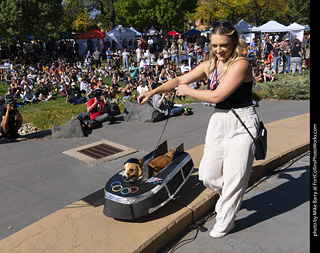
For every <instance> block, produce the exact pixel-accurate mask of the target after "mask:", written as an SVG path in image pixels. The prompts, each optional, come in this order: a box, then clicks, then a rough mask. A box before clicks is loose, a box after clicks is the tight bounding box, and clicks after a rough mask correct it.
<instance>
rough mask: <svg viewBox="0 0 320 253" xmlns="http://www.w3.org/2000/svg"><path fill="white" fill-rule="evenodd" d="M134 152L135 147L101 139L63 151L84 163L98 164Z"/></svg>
mask: <svg viewBox="0 0 320 253" xmlns="http://www.w3.org/2000/svg"><path fill="white" fill-rule="evenodd" d="M135 152H137V150H136V149H133V148H129V147H126V146H123V145H121V144H118V143H114V142H111V141H108V140H101V141H98V142H95V143H91V144H88V145H84V146H81V147H77V148H73V149H70V150H66V151H64V152H63V153H64V154H67V155H70V156H72V157H74V158H77V159H78V160H81V161H83V162H85V163H89V164H93V165H100V164H103V163H106V162H109V161H112V160H115V159H118V158H121V157H124V156H127V155H129V154H132V153H135Z"/></svg>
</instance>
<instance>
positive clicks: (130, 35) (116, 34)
mask: <svg viewBox="0 0 320 253" xmlns="http://www.w3.org/2000/svg"><path fill="white" fill-rule="evenodd" d="M135 36H136V33H135V32H134V31H132V30H131V29H129V28H125V27H123V26H122V25H118V26H117V27H115V28H114V29H112V30H111V31H110V32H107V33H106V39H109V41H110V42H111V43H112V41H113V40H114V41H115V42H116V43H117V47H119V48H120V49H121V50H123V46H122V41H123V39H126V41H127V43H128V44H129V41H130V40H132V41H131V42H132V43H131V45H132V46H133V43H134V39H135ZM128 44H127V45H128Z"/></svg>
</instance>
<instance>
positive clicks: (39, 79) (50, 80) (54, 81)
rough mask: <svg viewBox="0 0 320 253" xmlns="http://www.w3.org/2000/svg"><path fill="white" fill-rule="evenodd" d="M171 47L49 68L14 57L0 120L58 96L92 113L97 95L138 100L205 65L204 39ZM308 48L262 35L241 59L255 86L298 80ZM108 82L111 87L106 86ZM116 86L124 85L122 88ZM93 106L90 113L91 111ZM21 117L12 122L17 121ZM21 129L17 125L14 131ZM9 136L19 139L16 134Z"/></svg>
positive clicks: (114, 51)
mask: <svg viewBox="0 0 320 253" xmlns="http://www.w3.org/2000/svg"><path fill="white" fill-rule="evenodd" d="M170 43H171V46H168V47H167V46H165V47H164V48H163V49H161V50H159V47H157V46H155V44H154V43H153V41H152V38H145V39H143V38H141V39H140V40H139V41H138V42H137V48H136V49H132V48H131V49H129V50H127V49H126V48H124V49H123V51H121V50H120V49H119V48H113V47H111V46H110V45H108V44H107V45H106V46H107V48H106V49H105V50H103V51H102V52H100V51H99V50H98V48H97V49H95V50H94V52H90V51H88V52H87V53H86V54H85V55H84V57H83V58H81V57H80V58H79V57H74V59H73V60H71V61H70V58H69V55H73V54H72V52H71V53H70V54H63V53H62V54H58V55H57V56H58V57H57V58H51V59H50V62H48V60H47V61H46V60H44V59H45V58H42V57H41V58H40V57H37V54H32V55H31V56H30V55H29V56H28V58H24V57H22V56H21V55H18V56H16V57H15V58H14V62H15V63H16V65H13V59H12V58H11V60H10V58H9V59H6V60H4V61H1V62H0V68H1V69H0V81H2V82H3V83H4V85H6V86H7V87H8V88H7V93H6V94H3V95H4V96H3V97H2V96H1V95H0V104H3V105H2V107H1V108H2V111H1V122H2V123H3V122H5V121H4V120H3V117H4V116H5V115H6V114H7V112H8V111H9V110H10V111H14V112H15V116H19V115H20V114H19V113H18V109H17V107H19V106H22V105H23V104H35V103H37V102H48V101H50V100H51V99H55V97H56V96H57V95H58V94H60V95H61V96H63V97H65V98H66V100H65V101H66V103H71V104H73V105H76V104H81V103H86V102H88V112H90V113H91V111H94V112H95V111H96V109H97V108H96V107H97V106H98V107H99V103H97V102H94V99H93V100H92V101H90V99H92V98H94V97H95V96H94V91H96V90H97V89H98V90H100V91H101V97H102V99H103V104H104V105H105V104H107V103H109V102H111V101H114V102H117V101H120V100H127V99H130V98H132V99H136V98H137V96H138V95H139V94H140V93H141V92H145V91H148V90H151V89H155V88H156V87H158V86H159V85H161V84H162V83H165V82H167V81H168V80H170V79H173V78H175V77H176V76H177V75H183V74H185V73H187V72H189V71H191V70H192V69H193V68H195V67H196V66H197V65H198V64H200V63H201V62H203V61H205V60H207V59H209V45H208V43H209V41H208V39H206V38H205V37H202V36H193V37H190V38H188V39H186V38H182V37H181V36H176V37H173V38H172V39H171V41H170ZM309 43H310V42H309V38H307V36H305V37H304V39H303V40H302V41H299V40H298V39H296V38H294V39H293V40H292V41H290V39H289V35H285V36H283V37H282V38H279V36H277V35H276V36H270V35H266V37H265V38H263V39H260V38H257V39H253V40H252V41H251V43H250V45H248V46H247V49H246V50H245V51H244V54H245V55H246V56H247V58H248V59H249V61H250V62H251V65H252V69H253V76H254V78H255V82H256V83H257V82H266V81H274V80H275V76H276V74H278V73H281V72H283V73H284V74H286V73H289V72H291V73H292V75H294V74H295V71H296V67H298V69H299V75H302V60H305V64H306V66H307V68H310V61H309V60H308V59H309V58H310V56H309V55H306V49H307V48H308V47H309ZM41 55H43V53H42V54H41ZM74 55H77V54H76V53H75V54H74ZM71 59H72V58H71ZM46 62H48V64H46ZM280 64H281V65H282V66H283V70H282V71H281V69H280ZM106 78H109V79H106ZM110 78H111V81H110V83H105V80H110ZM209 81H210V80H208V79H207V78H205V79H203V80H202V81H200V82H197V83H193V84H190V85H191V86H193V88H200V87H207V86H208V84H209ZM120 82H123V83H122V84H121V85H120V84H119V83H120ZM135 91H136V92H135ZM89 101H90V102H89ZM7 105H10V108H9V106H7ZM92 105H94V107H95V109H94V110H92V109H91V110H90V108H91V107H92ZM104 105H103V106H104ZM12 106H14V108H13V107H12ZM100 111H103V110H100ZM20 116H21V115H20ZM20 116H19V117H18V118H19V119H17V117H15V120H17V121H19V120H20ZM99 116H101V113H100V114H99ZM21 121H22V120H21ZM2 123H1V126H2V127H1V128H0V130H1V132H2V134H5V133H6V132H7V131H5V129H6V127H5V126H4V125H2ZM20 125H21V124H20V123H19V122H17V123H16V127H15V129H16V128H19V126H20ZM12 135H13V136H15V135H17V131H16V130H15V133H14V134H12Z"/></svg>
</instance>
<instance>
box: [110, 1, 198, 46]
mask: <svg viewBox="0 0 320 253" xmlns="http://www.w3.org/2000/svg"><path fill="white" fill-rule="evenodd" d="M195 4H196V0H158V1H154V0H118V1H117V2H116V3H115V11H116V14H117V17H116V22H117V23H120V24H122V25H125V26H129V25H134V26H136V27H138V28H140V29H141V28H142V29H143V28H144V29H145V28H149V27H150V26H151V25H153V26H155V27H158V28H160V29H162V36H163V39H164V44H167V43H168V30H169V29H175V28H176V27H182V26H183V23H184V17H185V14H186V13H187V12H188V11H190V10H193V9H194V8H195Z"/></svg>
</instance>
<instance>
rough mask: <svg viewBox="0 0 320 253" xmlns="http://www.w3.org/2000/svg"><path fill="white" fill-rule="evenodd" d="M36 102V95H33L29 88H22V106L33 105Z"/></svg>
mask: <svg viewBox="0 0 320 253" xmlns="http://www.w3.org/2000/svg"><path fill="white" fill-rule="evenodd" d="M36 101H37V97H36V95H34V93H33V91H32V90H30V88H29V86H26V87H25V88H24V93H23V103H24V104H34V103H35V102H36Z"/></svg>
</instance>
